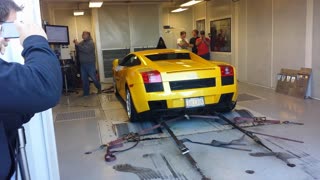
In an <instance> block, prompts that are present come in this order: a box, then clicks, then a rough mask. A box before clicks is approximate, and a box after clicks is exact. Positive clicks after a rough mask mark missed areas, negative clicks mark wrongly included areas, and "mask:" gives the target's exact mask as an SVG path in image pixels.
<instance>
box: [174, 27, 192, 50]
mask: <svg viewBox="0 0 320 180" xmlns="http://www.w3.org/2000/svg"><path fill="white" fill-rule="evenodd" d="M186 36H187V33H186V32H185V31H181V32H180V38H178V39H177V47H178V49H188V47H189V42H188V39H187V38H186Z"/></svg>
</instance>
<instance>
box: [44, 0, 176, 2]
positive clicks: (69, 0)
mask: <svg viewBox="0 0 320 180" xmlns="http://www.w3.org/2000/svg"><path fill="white" fill-rule="evenodd" d="M42 1H45V2H73V3H77V2H78V3H81V2H89V1H90V0H42ZM103 1H104V2H105V3H130V2H131V3H149V2H159V3H162V2H164V3H165V2H178V1H181V0H103Z"/></svg>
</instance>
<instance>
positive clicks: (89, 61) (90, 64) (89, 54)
mask: <svg viewBox="0 0 320 180" xmlns="http://www.w3.org/2000/svg"><path fill="white" fill-rule="evenodd" d="M82 39H83V41H81V42H80V43H79V42H78V41H77V40H76V39H75V40H74V41H73V42H74V44H75V45H76V48H77V53H78V57H79V61H80V69H81V79H82V88H83V96H88V95H89V94H90V87H89V77H90V78H91V79H92V81H93V83H94V85H95V86H96V88H97V89H98V94H100V93H101V84H100V82H99V80H98V78H97V76H96V56H95V47H94V43H93V40H92V38H91V35H90V32H88V31H84V32H83V33H82Z"/></svg>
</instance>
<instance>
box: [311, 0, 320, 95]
mask: <svg viewBox="0 0 320 180" xmlns="http://www.w3.org/2000/svg"><path fill="white" fill-rule="evenodd" d="M313 12H314V16H313V43H312V69H313V83H312V94H313V96H314V97H317V98H318V99H320V73H319V72H320V1H319V0H315V1H314V9H313Z"/></svg>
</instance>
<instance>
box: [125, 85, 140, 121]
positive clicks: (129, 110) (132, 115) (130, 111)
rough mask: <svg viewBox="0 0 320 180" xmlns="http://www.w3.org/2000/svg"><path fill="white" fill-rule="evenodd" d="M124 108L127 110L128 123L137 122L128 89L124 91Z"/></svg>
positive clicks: (136, 115)
mask: <svg viewBox="0 0 320 180" xmlns="http://www.w3.org/2000/svg"><path fill="white" fill-rule="evenodd" d="M126 108H127V114H128V118H129V121H131V122H134V121H138V114H137V111H136V109H135V107H134V104H133V101H132V98H131V93H130V90H129V89H128V88H127V89H126Z"/></svg>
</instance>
